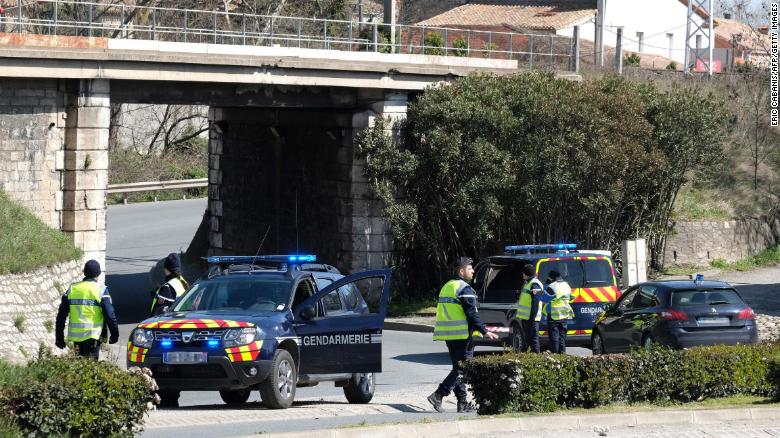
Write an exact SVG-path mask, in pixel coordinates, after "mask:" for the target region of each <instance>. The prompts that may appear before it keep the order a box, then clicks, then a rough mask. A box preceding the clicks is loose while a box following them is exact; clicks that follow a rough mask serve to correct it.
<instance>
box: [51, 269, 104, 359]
mask: <svg viewBox="0 0 780 438" xmlns="http://www.w3.org/2000/svg"><path fill="white" fill-rule="evenodd" d="M98 277H100V263H98V262H97V261H96V260H90V261H88V262H87V263H85V264H84V279H83V280H81V281H79V282H77V283H73V284H71V285H70V287H69V288H68V290H67V291H66V292H65V295H63V296H62V300H61V301H60V308H59V311H58V312H57V324H56V327H57V329H56V332H55V336H56V341H55V345H56V346H57V348H65V318H67V319H68V341H70V342H73V345H74V346H75V347H76V353H77V354H78V355H79V356H83V357H89V358H92V359H95V360H97V359H98V356H99V354H100V343H101V340H104V339H105V338H106V327H105V326H106V325H107V326H108V330H109V331H110V332H111V338H110V339H109V341H108V343H109V344H116V343H117V341H118V340H119V325H118V324H117V320H116V315H115V314H114V306H113V305H112V304H111V295H109V294H108V288H107V287H105V286H100V285H99V284H98V282H97V279H98Z"/></svg>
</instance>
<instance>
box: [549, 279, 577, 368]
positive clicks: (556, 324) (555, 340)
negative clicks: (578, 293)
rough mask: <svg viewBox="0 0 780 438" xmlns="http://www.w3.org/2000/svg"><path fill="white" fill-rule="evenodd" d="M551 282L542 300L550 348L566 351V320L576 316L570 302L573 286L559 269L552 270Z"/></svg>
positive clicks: (559, 351) (560, 351) (554, 351)
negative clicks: (562, 276) (562, 275)
mask: <svg viewBox="0 0 780 438" xmlns="http://www.w3.org/2000/svg"><path fill="white" fill-rule="evenodd" d="M548 280H549V282H550V283H549V284H548V285H547V287H546V288H545V293H544V295H543V296H542V301H543V302H547V303H549V304H545V305H544V314H545V315H547V332H548V333H549V336H550V350H551V351H552V352H553V353H566V320H568V319H571V318H574V311H573V310H572V308H571V305H570V304H569V300H570V299H571V286H569V283H567V282H566V281H565V280H564V279H563V278H561V273H560V272H558V271H550V274H549V275H548Z"/></svg>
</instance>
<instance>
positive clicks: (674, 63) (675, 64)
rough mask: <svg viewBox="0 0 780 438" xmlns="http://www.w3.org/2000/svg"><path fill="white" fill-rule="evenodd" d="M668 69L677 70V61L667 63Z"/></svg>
mask: <svg viewBox="0 0 780 438" xmlns="http://www.w3.org/2000/svg"><path fill="white" fill-rule="evenodd" d="M666 69H667V70H677V63H676V62H674V61H672V62H670V63H669V64H666Z"/></svg>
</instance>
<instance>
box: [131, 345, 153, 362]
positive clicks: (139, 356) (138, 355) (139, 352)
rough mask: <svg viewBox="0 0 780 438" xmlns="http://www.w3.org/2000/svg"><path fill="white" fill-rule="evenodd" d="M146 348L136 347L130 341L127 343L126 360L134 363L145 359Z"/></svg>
mask: <svg viewBox="0 0 780 438" xmlns="http://www.w3.org/2000/svg"><path fill="white" fill-rule="evenodd" d="M147 351H149V350H148V349H146V348H142V347H136V346H135V345H133V343H132V342H128V343H127V360H129V361H130V362H135V363H143V361H144V359H146V352H147Z"/></svg>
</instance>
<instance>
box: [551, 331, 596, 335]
mask: <svg viewBox="0 0 780 438" xmlns="http://www.w3.org/2000/svg"><path fill="white" fill-rule="evenodd" d="M591 333H593V330H566V335H567V336H568V335H589V334H591ZM546 334H547V330H539V335H540V336H544V335H546Z"/></svg>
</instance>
